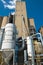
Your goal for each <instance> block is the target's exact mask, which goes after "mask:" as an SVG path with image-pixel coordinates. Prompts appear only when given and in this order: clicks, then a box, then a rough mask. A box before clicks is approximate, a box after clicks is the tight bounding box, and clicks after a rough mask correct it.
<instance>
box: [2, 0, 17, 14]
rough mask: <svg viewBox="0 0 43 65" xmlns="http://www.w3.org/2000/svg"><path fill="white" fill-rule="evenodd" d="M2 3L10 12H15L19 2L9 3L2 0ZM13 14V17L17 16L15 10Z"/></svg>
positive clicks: (11, 1) (12, 1)
mask: <svg viewBox="0 0 43 65" xmlns="http://www.w3.org/2000/svg"><path fill="white" fill-rule="evenodd" d="M1 1H2V3H3V6H4V8H8V9H9V10H13V9H15V7H16V1H17V0H9V1H8V2H7V0H1ZM11 14H12V15H13V14H15V10H14V12H13V11H12V12H11Z"/></svg>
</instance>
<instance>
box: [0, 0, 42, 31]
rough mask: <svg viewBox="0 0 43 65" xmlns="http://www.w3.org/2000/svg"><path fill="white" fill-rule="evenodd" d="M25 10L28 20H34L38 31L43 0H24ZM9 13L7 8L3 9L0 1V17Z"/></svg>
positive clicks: (40, 24)
mask: <svg viewBox="0 0 43 65" xmlns="http://www.w3.org/2000/svg"><path fill="white" fill-rule="evenodd" d="M6 1H8V0H6ZM26 8H27V16H28V18H34V21H35V25H36V30H37V31H38V29H39V28H40V27H41V26H42V25H43V0H26ZM13 11H14V10H13ZM9 12H10V10H9V9H8V8H6V9H4V6H3V4H2V2H1V0H0V16H4V15H8V14H9Z"/></svg>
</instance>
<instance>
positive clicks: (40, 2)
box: [26, 0, 43, 31]
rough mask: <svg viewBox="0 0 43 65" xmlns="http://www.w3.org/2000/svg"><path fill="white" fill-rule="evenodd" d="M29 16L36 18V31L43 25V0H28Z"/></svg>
mask: <svg viewBox="0 0 43 65" xmlns="http://www.w3.org/2000/svg"><path fill="white" fill-rule="evenodd" d="M26 5H27V6H26V7H27V16H28V18H34V21H35V25H36V31H38V30H39V28H40V27H41V26H43V0H26Z"/></svg>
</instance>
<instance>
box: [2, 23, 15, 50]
mask: <svg viewBox="0 0 43 65" xmlns="http://www.w3.org/2000/svg"><path fill="white" fill-rule="evenodd" d="M15 36H16V34H15V26H14V24H13V23H8V24H7V25H6V26H5V36H4V40H3V43H2V49H14V46H15V39H16V37H15Z"/></svg>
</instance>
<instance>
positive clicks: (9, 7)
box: [4, 5, 15, 9]
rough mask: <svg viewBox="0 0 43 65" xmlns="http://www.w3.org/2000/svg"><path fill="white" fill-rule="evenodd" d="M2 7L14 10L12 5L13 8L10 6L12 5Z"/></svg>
mask: <svg viewBox="0 0 43 65" xmlns="http://www.w3.org/2000/svg"><path fill="white" fill-rule="evenodd" d="M4 7H5V8H8V9H14V8H15V6H14V5H13V6H12V5H4Z"/></svg>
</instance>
